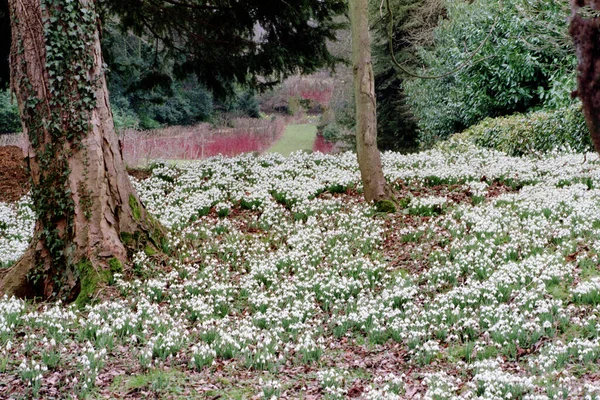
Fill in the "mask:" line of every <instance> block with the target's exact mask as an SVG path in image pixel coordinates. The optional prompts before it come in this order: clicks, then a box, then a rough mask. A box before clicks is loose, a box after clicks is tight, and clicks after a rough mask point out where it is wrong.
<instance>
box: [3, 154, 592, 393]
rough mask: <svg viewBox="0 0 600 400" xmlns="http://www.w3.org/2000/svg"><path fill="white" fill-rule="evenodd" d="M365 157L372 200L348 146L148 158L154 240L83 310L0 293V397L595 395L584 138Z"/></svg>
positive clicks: (13, 237) (7, 218)
mask: <svg viewBox="0 0 600 400" xmlns="http://www.w3.org/2000/svg"><path fill="white" fill-rule="evenodd" d="M382 161H383V165H384V171H385V175H386V177H387V179H388V180H389V181H390V182H391V183H392V184H393V185H394V187H395V188H396V189H397V190H398V192H399V193H400V195H401V196H400V197H401V202H402V210H401V211H400V212H398V213H396V214H393V215H387V214H386V215H382V214H380V213H376V212H375V210H374V209H373V208H372V207H370V206H369V205H367V204H365V203H364V201H362V197H361V196H360V193H359V192H360V190H361V185H360V174H359V171H358V167H357V164H356V157H355V155H353V154H351V153H342V154H339V155H335V156H328V155H322V154H318V153H313V154H308V155H307V154H302V153H297V154H295V155H292V156H291V157H288V158H284V157H283V156H280V155H279V154H269V155H265V156H261V157H254V156H250V155H245V156H239V157H236V158H213V159H209V160H204V161H201V162H187V163H181V164H178V165H177V166H168V165H167V166H162V167H161V166H157V167H156V168H155V169H154V170H153V171H152V175H151V176H150V177H149V178H148V179H146V180H144V181H142V182H137V181H136V183H135V185H136V187H137V189H138V191H139V194H140V198H141V199H142V201H143V202H144V203H145V204H146V206H147V208H148V210H149V211H150V212H152V213H153V215H155V216H156V218H157V219H158V220H159V221H161V222H162V223H163V224H164V225H165V226H167V227H169V228H170V229H171V235H170V236H169V240H168V242H165V243H164V250H165V251H166V252H168V253H169V255H157V254H152V252H147V251H144V249H140V250H139V252H137V253H136V254H135V255H134V257H133V260H132V263H131V264H128V265H125V266H124V268H123V273H122V274H115V275H114V276H112V277H111V280H113V281H114V282H113V285H111V286H108V287H106V288H104V290H103V291H102V292H101V293H100V294H99V295H98V298H97V299H94V302H93V303H92V304H90V307H89V308H86V309H85V310H77V309H75V308H71V307H69V306H67V305H65V304H62V303H57V304H45V305H40V304H37V303H36V304H32V303H25V302H22V301H19V300H14V299H12V300H11V299H1V298H0V398H2V399H4V398H7V399H9V398H15V399H17V398H44V399H51V398H67V397H69V398H85V397H86V396H88V397H89V398H111V399H112V398H120V399H149V398H165V399H189V398H203V399H271V398H272V397H273V396H274V397H275V398H281V399H312V400H317V399H345V398H361V399H365V400H379V399H417V398H419V399H470V400H472V399H482V400H483V399H490V400H491V399H494V400H495V399H509V398H510V399H523V400H525V399H527V400H534V399H536V400H542V399H556V398H562V399H597V398H600V384H599V382H600V368H599V364H598V362H599V361H600V327H599V326H600V324H599V323H598V321H599V320H600V270H599V268H598V265H600V219H599V217H598V216H600V189H599V188H600V159H599V158H598V155H595V154H587V156H585V157H584V156H583V155H581V154H550V155H546V156H539V157H535V158H534V157H507V156H506V155H504V154H502V153H499V152H494V151H489V150H482V149H478V148H475V147H470V146H454V145H453V146H450V147H449V148H447V149H443V148H439V149H435V150H431V151H428V152H423V153H417V154H410V155H401V154H396V153H385V154H383V156H382ZM25 203H26V202H19V203H18V204H16V205H14V207H13V206H12V205H10V206H11V207H4V209H2V206H3V205H1V204H0V217H1V218H2V221H0V222H3V224H0V260H9V261H10V260H11V258H9V257H17V256H18V254H19V252H18V245H19V243H21V244H25V245H26V243H28V241H29V239H30V235H31V231H32V228H31V225H30V224H29V225H28V224H27V223H26V220H27V219H28V218H29V219H31V218H33V217H32V214H31V213H28V212H27V208H28V205H27V204H25ZM3 225H4V227H3ZM10 246H13V247H12V248H11V247H10Z"/></svg>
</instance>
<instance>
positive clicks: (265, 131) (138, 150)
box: [123, 119, 285, 165]
mask: <svg viewBox="0 0 600 400" xmlns="http://www.w3.org/2000/svg"><path fill="white" fill-rule="evenodd" d="M237 123H238V126H237V127H236V128H232V129H219V130H212V129H208V128H207V127H206V126H205V125H204V126H203V125H200V126H198V127H195V128H194V127H190V128H182V127H173V128H167V129H164V130H162V131H160V132H158V133H156V134H152V133H143V132H135V131H133V132H127V134H126V135H125V137H124V138H123V154H124V158H125V160H126V162H127V163H128V164H130V165H136V164H137V163H138V162H139V160H141V159H146V160H148V159H179V160H195V159H201V158H207V157H212V156H216V155H218V154H222V155H224V156H235V155H238V154H242V153H248V152H263V151H265V150H266V149H268V148H269V147H270V146H271V145H272V144H273V143H274V142H275V141H276V140H277V139H279V138H280V137H281V135H282V134H283V130H284V127H285V124H284V122H283V120H281V119H276V120H274V121H270V122H269V121H258V122H257V121H244V120H241V121H237Z"/></svg>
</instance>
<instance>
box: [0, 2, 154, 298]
mask: <svg viewBox="0 0 600 400" xmlns="http://www.w3.org/2000/svg"><path fill="white" fill-rule="evenodd" d="M41 3H44V6H42V5H41ZM9 10H10V15H11V30H12V47H11V59H10V64H11V86H12V90H13V91H14V92H15V94H16V98H17V102H18V105H19V110H20V113H21V119H22V124H23V131H24V133H25V134H26V135H27V137H28V139H29V143H28V149H27V157H28V164H29V169H30V173H31V181H32V192H31V193H32V200H33V203H34V209H35V211H36V213H37V222H36V225H35V231H34V235H33V240H32V242H31V243H30V246H29V249H28V250H27V251H26V253H25V254H24V256H23V257H22V258H21V259H20V260H19V261H17V263H16V264H15V265H14V266H13V267H11V268H10V269H9V270H8V271H6V272H5V273H4V274H3V276H0V278H2V279H1V281H0V292H2V293H5V294H8V295H13V294H14V295H17V296H22V297H23V296H34V295H35V296H43V297H44V298H49V297H54V298H61V299H65V300H73V299H74V298H75V297H76V296H78V295H79V298H78V301H79V300H82V301H85V297H87V296H89V295H92V294H93V291H94V289H95V286H96V285H97V284H101V283H102V281H103V280H105V278H106V277H107V274H109V273H111V272H110V271H111V269H112V271H113V272H114V271H116V270H118V269H119V266H120V265H122V264H121V263H123V262H125V261H126V260H127V258H128V246H129V245H130V244H131V243H132V242H133V240H132V239H133V238H135V239H140V240H143V238H145V239H150V240H154V241H155V242H156V240H160V237H161V235H162V228H161V227H160V226H159V225H157V224H156V223H155V222H153V220H152V218H151V217H150V216H149V215H147V213H146V211H145V209H144V208H143V206H142V205H141V203H140V201H139V199H138V197H137V194H136V193H135V191H134V189H133V186H132V184H131V182H130V181H129V177H128V175H127V172H126V170H125V164H124V162H123V156H122V154H121V150H120V147H119V144H118V139H117V137H116V134H115V131H114V125H113V118H112V113H111V111H110V107H109V102H108V91H107V88H106V81H105V78H104V64H103V61H102V54H101V50H100V38H99V29H98V23H99V20H98V16H97V14H96V11H95V5H94V1H93V0H75V1H69V0H52V1H41V0H9Z"/></svg>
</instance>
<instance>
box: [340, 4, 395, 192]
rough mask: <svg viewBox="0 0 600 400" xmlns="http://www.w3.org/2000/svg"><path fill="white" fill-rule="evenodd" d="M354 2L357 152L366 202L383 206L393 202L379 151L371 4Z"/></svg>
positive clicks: (352, 21) (353, 48) (351, 22)
mask: <svg viewBox="0 0 600 400" xmlns="http://www.w3.org/2000/svg"><path fill="white" fill-rule="evenodd" d="M349 1H350V7H349V9H350V24H351V29H352V64H353V68H354V97H355V102H356V152H357V153H358V166H359V168H360V175H361V178H362V182H363V187H364V194H365V199H366V200H367V201H369V202H371V201H375V202H379V201H381V200H385V199H389V197H390V196H389V190H388V187H387V183H386V181H385V178H384V176H383V170H382V168H381V155H380V153H379V149H378V148H377V107H376V103H375V83H374V78H373V66H372V62H371V39H370V36H369V20H368V1H367V0H349Z"/></svg>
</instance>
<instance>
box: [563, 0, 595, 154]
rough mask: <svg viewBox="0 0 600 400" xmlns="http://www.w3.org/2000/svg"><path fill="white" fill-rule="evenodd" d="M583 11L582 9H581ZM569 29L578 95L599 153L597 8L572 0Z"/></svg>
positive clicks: (589, 0)
mask: <svg viewBox="0 0 600 400" xmlns="http://www.w3.org/2000/svg"><path fill="white" fill-rule="evenodd" d="M583 7H585V8H583ZM571 10H572V15H571V26H570V29H569V32H570V34H571V36H572V37H573V41H574V43H575V49H576V51H577V61H578V67H577V71H578V74H577V92H575V94H576V95H577V96H579V98H580V99H581V102H582V103H583V112H584V114H585V120H586V122H587V126H588V129H589V130H590V135H591V137H592V141H593V142H594V147H595V148H596V151H597V152H600V5H598V3H597V2H595V1H592V0H571Z"/></svg>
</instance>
